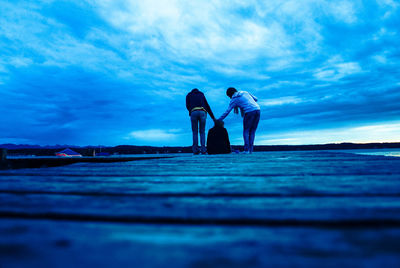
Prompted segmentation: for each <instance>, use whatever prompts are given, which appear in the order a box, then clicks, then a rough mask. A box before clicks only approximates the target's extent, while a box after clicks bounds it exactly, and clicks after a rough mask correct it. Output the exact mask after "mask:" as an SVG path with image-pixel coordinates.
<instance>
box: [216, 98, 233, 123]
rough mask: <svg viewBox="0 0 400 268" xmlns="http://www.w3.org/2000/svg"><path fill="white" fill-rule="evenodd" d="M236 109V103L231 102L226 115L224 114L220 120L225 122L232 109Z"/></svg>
mask: <svg viewBox="0 0 400 268" xmlns="http://www.w3.org/2000/svg"><path fill="white" fill-rule="evenodd" d="M235 107H236V104H235V102H234V101H233V100H231V102H230V103H229V107H228V109H227V110H226V111H225V113H223V114H222V115H221V117H220V118H218V120H224V119H225V117H227V116H228V114H229V113H230V112H231V111H232V109H233V108H235Z"/></svg>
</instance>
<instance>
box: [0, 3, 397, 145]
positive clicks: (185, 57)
mask: <svg viewBox="0 0 400 268" xmlns="http://www.w3.org/2000/svg"><path fill="white" fill-rule="evenodd" d="M398 6H399V5H398V3H397V2H396V1H391V0H378V1H377V2H374V1H372V2H368V1H364V2H362V1H344V0H343V1H335V2H332V1H326V0H301V1H298V0H285V1H272V2H271V1H269V2H265V1H264V2H263V1H257V0H249V1H240V0H233V1H230V2H229V5H227V4H226V1H222V0H213V1H189V2H188V1H182V0H173V1H166V0H163V1H156V0H149V1H134V0H128V1H110V0H87V1H51V0H46V1H3V3H2V4H1V5H0V13H1V14H2V16H1V17H0V35H1V38H0V46H1V47H2V50H1V51H0V56H1V57H0V87H1V88H0V112H1V113H2V114H7V115H8V116H4V117H1V118H0V131H1V132H2V137H3V140H12V141H26V142H31V143H67V142H68V143H73V144H81V145H86V144H120V143H125V142H130V143H149V144H157V145H164V144H169V145H174V144H175V145H190V144H191V129H190V121H189V117H188V113H187V111H186V107H185V95H186V94H187V93H188V92H189V91H190V90H191V89H192V88H194V87H197V88H200V89H201V90H202V91H204V93H205V94H206V97H207V99H208V101H209V103H210V105H211V107H212V109H213V111H214V113H215V114H216V115H220V114H222V112H223V111H224V110H225V109H226V107H227V105H228V103H229V99H228V98H227V97H226V95H225V90H226V88H227V87H229V86H234V87H236V88H238V89H241V90H247V91H250V92H252V93H253V94H255V95H256V96H257V97H258V99H259V103H260V104H261V106H262V113H261V115H262V118H261V123H260V126H259V129H258V135H259V136H260V137H261V136H265V135H272V136H270V137H268V139H267V138H266V139H264V140H265V141H266V142H267V140H270V141H271V142H278V141H277V140H281V141H282V142H285V141H287V142H290V141H292V142H294V141H295V140H296V141H297V142H300V143H301V142H302V140H304V141H306V140H307V139H306V138H307V136H304V135H303V136H302V135H300V134H299V135H297V136H296V135H295V137H292V136H290V137H285V136H284V133H283V132H286V133H289V134H290V133H295V132H296V133H299V132H301V131H304V132H307V133H308V135H314V134H316V133H318V130H319V129H323V130H326V132H324V135H325V136H324V137H326V139H322V138H321V135H317V136H316V137H315V141H316V142H317V140H318V139H320V140H321V142H322V141H325V140H327V139H332V140H335V138H334V136H332V135H330V134H329V131H332V133H335V131H336V129H340V128H346V127H348V128H352V127H356V126H364V125H374V124H384V123H385V122H392V121H394V120H395V119H396V118H398V117H399V116H400V109H399V107H398V103H399V102H400V94H399V93H398V92H399V84H398V80H399V79H398V78H399V75H400V72H399V71H398V70H399V67H400V66H399V65H400V60H399V57H398V43H399V35H398V27H397V25H399V23H400V21H399V19H398V18H400V16H398V15H399V9H398ZM212 125H213V124H212V122H211V120H207V128H209V127H212ZM1 126H3V127H1ZM5 126H7V127H5ZM226 127H227V128H228V131H229V133H230V135H231V137H232V140H233V141H235V142H237V143H239V144H240V143H241V141H242V137H241V136H242V121H241V118H240V117H235V116H229V117H228V118H227V120H226ZM26 129H29V132H27V131H25V130H26ZM174 129H179V130H180V131H178V132H176V131H173V130H174ZM132 130H134V131H133V132H132ZM354 131H355V132H357V131H358V130H354ZM355 132H354V133H355ZM98 133H101V135H99V134H98ZM127 133H131V134H132V133H133V134H132V135H127ZM278 134H279V135H282V137H280V136H278V137H276V136H275V137H274V135H278ZM395 134H396V133H395V132H392V135H395ZM135 135H136V136H135ZM385 135H386V134H385ZM388 135H389V134H388ZM127 136H128V137H129V139H126V137H127ZM150 137H152V138H150ZM352 137H353V138H356V136H352ZM146 138H147V140H146ZM349 138H351V137H349ZM358 138H360V139H361V136H360V137H358ZM358 138H357V139H358Z"/></svg>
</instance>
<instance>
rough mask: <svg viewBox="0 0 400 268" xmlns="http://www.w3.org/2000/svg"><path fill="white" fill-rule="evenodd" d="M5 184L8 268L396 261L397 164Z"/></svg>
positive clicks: (301, 163) (137, 173)
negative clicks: (28, 266) (22, 267)
mask: <svg viewBox="0 0 400 268" xmlns="http://www.w3.org/2000/svg"><path fill="white" fill-rule="evenodd" d="M0 176H1V177H0V264H3V265H4V267H20V266H21V265H25V266H26V265H33V266H41V267H53V266H57V267H71V266H76V265H77V264H78V266H79V265H80V266H89V265H97V266H122V265H129V266H135V265H136V266H140V267H166V265H167V266H171V267H265V266H270V267H276V266H286V267H293V266H304V267H321V266H325V267H337V266H344V267H381V266H386V267H398V263H400V159H399V158H393V157H383V156H364V155H352V154H343V153H329V152H270V153H255V154H253V155H237V154H232V155H222V156H192V155H178V156H177V157H176V158H170V159H155V160H144V161H137V162H125V163H107V164H106V163H77V164H73V165H69V166H63V167H55V168H46V169H23V170H22V169H21V170H7V171H1V172H0ZM82 252H84V254H82ZM0 266H1V265H0ZM1 267H3V266H1Z"/></svg>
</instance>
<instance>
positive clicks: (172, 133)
mask: <svg viewBox="0 0 400 268" xmlns="http://www.w3.org/2000/svg"><path fill="white" fill-rule="evenodd" d="M179 132H180V130H179V129H171V130H164V129H148V130H137V131H132V132H131V133H129V135H128V137H127V139H131V138H134V139H138V140H143V141H156V142H157V141H167V140H171V139H176V138H177V137H178V136H179Z"/></svg>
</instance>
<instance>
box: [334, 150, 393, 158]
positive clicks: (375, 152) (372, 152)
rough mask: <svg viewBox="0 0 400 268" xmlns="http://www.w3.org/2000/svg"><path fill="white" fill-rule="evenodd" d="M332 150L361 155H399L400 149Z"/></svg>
mask: <svg viewBox="0 0 400 268" xmlns="http://www.w3.org/2000/svg"><path fill="white" fill-rule="evenodd" d="M332 152H343V153H354V154H363V155H384V156H395V157H400V149H357V150H334V151H332Z"/></svg>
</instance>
